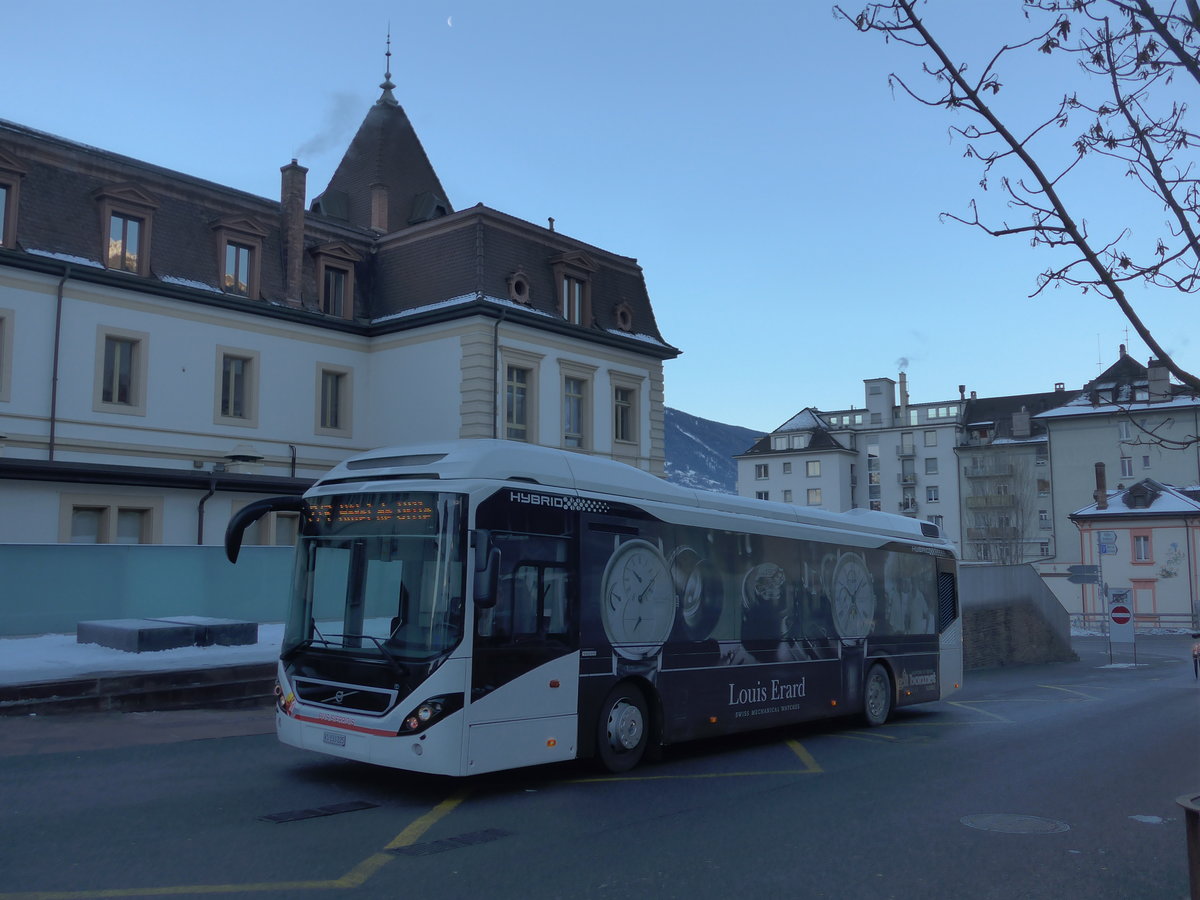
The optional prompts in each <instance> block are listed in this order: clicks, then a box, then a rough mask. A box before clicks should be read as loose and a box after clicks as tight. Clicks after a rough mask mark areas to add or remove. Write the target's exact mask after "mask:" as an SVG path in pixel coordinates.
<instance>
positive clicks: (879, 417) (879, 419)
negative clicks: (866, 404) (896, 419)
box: [871, 413, 883, 425]
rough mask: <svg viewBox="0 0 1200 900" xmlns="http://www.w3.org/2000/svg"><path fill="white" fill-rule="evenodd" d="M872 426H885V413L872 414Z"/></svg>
mask: <svg viewBox="0 0 1200 900" xmlns="http://www.w3.org/2000/svg"><path fill="white" fill-rule="evenodd" d="M871 424H872V425H882V424H883V413H871Z"/></svg>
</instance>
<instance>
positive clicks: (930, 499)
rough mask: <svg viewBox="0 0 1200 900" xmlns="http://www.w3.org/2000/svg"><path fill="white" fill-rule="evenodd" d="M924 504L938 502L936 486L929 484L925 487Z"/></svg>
mask: <svg viewBox="0 0 1200 900" xmlns="http://www.w3.org/2000/svg"><path fill="white" fill-rule="evenodd" d="M925 502H926V503H937V502H938V486H937V485H936V484H930V485H926V486H925Z"/></svg>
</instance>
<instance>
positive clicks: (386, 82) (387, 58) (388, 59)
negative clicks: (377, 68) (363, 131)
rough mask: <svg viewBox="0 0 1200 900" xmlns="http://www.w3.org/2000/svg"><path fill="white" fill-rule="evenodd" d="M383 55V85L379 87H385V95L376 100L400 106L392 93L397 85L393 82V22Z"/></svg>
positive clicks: (388, 32)
mask: <svg viewBox="0 0 1200 900" xmlns="http://www.w3.org/2000/svg"><path fill="white" fill-rule="evenodd" d="M383 56H384V72H383V83H382V84H381V85H379V87H380V88H382V89H383V96H382V97H380V98H379V100H378V101H376V102H378V103H385V104H387V105H388V106H399V105H400V104H399V103H398V102H397V101H396V97H395V95H394V94H392V89H393V88H394V87H395V85H394V84H392V23H391V22H389V23H388V30H387V52H386V53H384V54H383Z"/></svg>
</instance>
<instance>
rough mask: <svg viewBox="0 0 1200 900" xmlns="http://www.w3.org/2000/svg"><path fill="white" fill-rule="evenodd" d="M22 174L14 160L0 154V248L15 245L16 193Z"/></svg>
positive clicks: (22, 171) (23, 172)
mask: <svg viewBox="0 0 1200 900" xmlns="http://www.w3.org/2000/svg"><path fill="white" fill-rule="evenodd" d="M24 174H25V171H24V170H23V169H22V168H20V167H19V166H18V165H17V161H16V160H15V159H13V158H12V157H10V156H8V155H7V154H5V153H0V247H15V246H16V245H17V193H18V189H19V188H20V186H21V176H22V175H24Z"/></svg>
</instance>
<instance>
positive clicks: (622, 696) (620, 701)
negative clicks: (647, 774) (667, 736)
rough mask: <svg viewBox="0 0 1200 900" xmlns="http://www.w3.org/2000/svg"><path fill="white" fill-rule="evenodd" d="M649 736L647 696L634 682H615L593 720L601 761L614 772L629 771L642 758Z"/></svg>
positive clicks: (597, 749)
mask: <svg viewBox="0 0 1200 900" xmlns="http://www.w3.org/2000/svg"><path fill="white" fill-rule="evenodd" d="M649 738H650V717H649V714H648V713H647V709H646V698H645V697H644V696H642V692H641V691H640V690H638V689H637V687H636V686H634V685H633V684H631V683H629V682H625V683H623V684H618V685H617V686H616V687H615V688H613V689H612V691H610V692H609V695H608V697H606V698H605V700H604V705H603V706H602V707H601V708H600V719H599V721H598V722H597V723H596V753H597V755H598V756H599V758H600V764H601V765H602V766H604V768H605V769H607V770H608V771H609V772H612V773H613V774H620V773H621V772H628V771H629V770H630V769H632V768H633V767H634V766H636V765H637V764H638V763H639V762H641V761H642V756H643V755H644V754H645V752H646V743H647V742H648V741H649Z"/></svg>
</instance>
